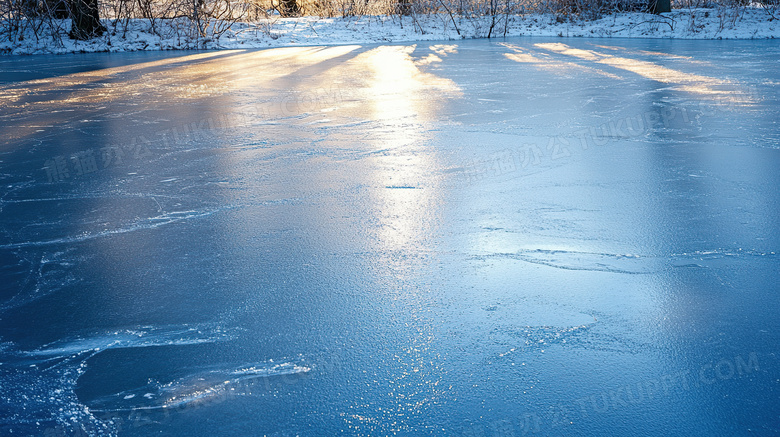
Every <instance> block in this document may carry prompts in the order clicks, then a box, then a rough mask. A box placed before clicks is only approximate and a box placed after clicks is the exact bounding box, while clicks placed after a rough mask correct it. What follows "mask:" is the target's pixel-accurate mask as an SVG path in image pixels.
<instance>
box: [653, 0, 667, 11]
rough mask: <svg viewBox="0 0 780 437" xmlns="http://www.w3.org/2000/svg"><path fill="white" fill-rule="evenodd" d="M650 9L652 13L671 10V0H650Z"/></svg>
mask: <svg viewBox="0 0 780 437" xmlns="http://www.w3.org/2000/svg"><path fill="white" fill-rule="evenodd" d="M650 9H651V10H652V11H653V13H654V14H660V13H663V12H672V2H671V0H650Z"/></svg>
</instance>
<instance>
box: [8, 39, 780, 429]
mask: <svg viewBox="0 0 780 437" xmlns="http://www.w3.org/2000/svg"><path fill="white" fill-rule="evenodd" d="M778 55H780V47H779V46H778V45H777V44H776V43H774V42H772V41H741V42H740V41H708V42H707V41H668V40H620V39H611V40H608V41H607V40H603V39H600V40H591V39H567V40H561V39H544V38H536V39H530V38H517V39H509V40H506V41H503V40H502V41H469V42H461V41H458V42H446V43H441V42H438V43H432V44H428V43H422V42H420V43H416V44H403V45H384V46H377V45H365V46H360V45H352V46H339V47H290V48H284V49H273V50H262V51H252V50H235V51H225V52H203V53H196V52H186V53H182V52H176V53H127V54H92V55H73V56H70V57H68V60H67V62H65V61H63V59H64V58H63V57H54V56H31V57H25V58H15V59H14V61H13V63H9V62H6V60H0V71H2V75H3V76H2V77H3V80H2V85H0V102H2V103H0V124H1V125H2V134H3V135H2V145H0V187H2V188H0V269H1V270H0V338H1V340H2V343H0V363H1V364H0V410H1V411H2V413H3V414H0V433H2V434H3V435H6V434H7V435H44V434H46V435H74V434H76V433H77V432H79V430H82V431H81V432H86V433H87V434H88V435H101V434H102V435H161V434H164V435H186V436H201V435H202V436H212V435H266V434H267V435H339V434H352V435H390V434H395V435H499V434H501V433H504V434H505V435H511V434H512V433H514V435H523V434H526V435H534V434H539V435H583V436H585V435H626V434H636V435H747V434H748V433H751V432H752V433H755V434H756V435H770V434H772V433H776V432H777V431H778V430H777V420H776V419H777V396H776V391H777V381H778V380H780V368H779V367H778V363H777V359H776V345H777V344H780V341H779V340H780V339H779V338H778V330H777V329H776V326H777V325H778V322H779V321H780V320H778V317H780V316H778V314H780V311H778V305H777V302H778V300H777V296H776V294H777V290H778V287H777V283H778V279H780V278H778V273H779V272H780V268H778V255H777V254H778V250H780V232H778V224H777V217H780V210H779V209H778V208H779V207H780V191H778V190H777V187H778V186H780V173H778V171H777V169H778V168H779V167H780V155H778V153H780V130H778V125H777V113H778V108H780V95H779V94H778V89H779V88H778V84H780V70H778V69H777V68H776V63H777V59H778ZM19 71H25V72H28V73H25V75H21V74H18V73H15V72H19ZM6 73H8V74H7V75H6Z"/></svg>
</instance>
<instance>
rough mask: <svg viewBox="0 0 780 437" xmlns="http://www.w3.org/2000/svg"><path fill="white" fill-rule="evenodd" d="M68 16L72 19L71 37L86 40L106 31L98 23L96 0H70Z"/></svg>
mask: <svg viewBox="0 0 780 437" xmlns="http://www.w3.org/2000/svg"><path fill="white" fill-rule="evenodd" d="M70 18H71V20H73V22H72V23H71V26H70V37H71V38H72V39H78V40H87V39H90V38H94V37H96V36H100V35H102V34H103V32H105V31H106V28H105V27H103V25H102V24H100V17H99V15H98V2H97V0H71V3H70Z"/></svg>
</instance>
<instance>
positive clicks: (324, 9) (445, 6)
mask: <svg viewBox="0 0 780 437" xmlns="http://www.w3.org/2000/svg"><path fill="white" fill-rule="evenodd" d="M779 2H780V0H764V2H763V3H762V5H764V6H765V7H766V5H775V6H776V5H777V4H778V3H779ZM749 4H750V0H0V39H5V40H11V41H13V40H15V39H18V38H21V37H23V35H29V34H30V30H32V33H33V35H35V37H36V38H39V37H43V36H49V35H50V36H53V37H54V36H60V37H62V36H63V35H66V34H67V35H68V36H69V37H70V38H73V39H81V40H86V39H90V38H94V37H97V36H100V35H102V34H103V33H104V32H105V31H106V30H107V29H106V27H105V25H106V23H107V21H105V20H106V19H108V20H110V21H109V22H110V23H111V25H112V27H113V29H112V31H113V32H116V31H117V29H118V28H119V29H125V31H126V29H127V23H128V22H129V20H131V19H144V20H148V22H149V28H150V30H151V31H152V32H156V33H159V32H160V31H161V29H166V31H169V30H170V29H171V28H172V27H175V28H176V29H180V30H181V31H182V32H185V33H187V34H188V35H189V36H190V37H194V38H205V37H215V36H216V37H218V36H219V35H221V34H222V33H223V32H225V31H226V30H227V29H229V28H230V26H231V25H232V24H233V23H235V22H239V21H241V22H258V23H261V22H268V20H272V19H274V18H278V17H298V16H307V15H308V16H320V17H351V16H380V15H384V16H388V15H400V16H410V17H412V18H413V19H414V17H416V16H417V15H421V14H441V15H442V16H443V17H446V18H447V19H448V20H451V22H452V24H453V25H454V26H455V28H456V30H458V29H457V27H458V26H457V24H456V18H457V19H459V20H460V19H463V18H467V19H474V18H480V19H485V18H486V19H487V20H488V22H491V21H492V25H493V26H496V25H499V24H500V23H501V22H505V21H506V20H509V19H510V17H512V16H516V15H526V14H532V13H543V14H553V15H554V16H556V17H557V19H558V20H559V21H562V20H575V19H595V18H599V17H601V16H603V15H606V14H610V13H613V12H649V13H659V12H667V11H669V10H670V9H671V8H715V7H718V8H732V9H733V8H737V9H738V8H742V7H745V6H748V5H749ZM772 11H774V9H772ZM67 19H70V20H67ZM172 23H173V26H172ZM66 26H69V27H68V28H66ZM491 29H492V26H491ZM489 35H490V33H488V36H489Z"/></svg>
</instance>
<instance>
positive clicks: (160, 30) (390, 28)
mask: <svg viewBox="0 0 780 437" xmlns="http://www.w3.org/2000/svg"><path fill="white" fill-rule="evenodd" d="M104 22H105V24H106V27H107V28H108V29H109V31H108V32H107V33H106V34H105V35H104V36H102V37H100V38H96V39H93V40H91V41H87V42H83V41H73V40H70V39H68V37H67V36H66V35H65V33H64V31H63V32H61V33H60V35H61V36H59V37H55V38H52V36H51V32H49V34H48V35H45V32H44V35H41V34H40V33H39V36H38V37H37V38H36V36H35V35H34V34H33V33H32V32H31V31H28V32H27V33H26V34H24V35H22V38H15V39H14V41H7V40H5V41H0V53H5V54H36V53H78V52H100V51H134V50H172V49H173V50H175V49H194V48H197V49H221V48H225V49H235V48H267V47H287V46H302V45H335V44H365V43H381V42H404V41H433V40H455V39H462V38H485V37H488V36H491V37H497V38H502V37H504V36H559V37H607V38H609V37H620V38H682V39H768V38H780V20H777V19H775V18H774V17H773V16H772V15H770V14H769V13H768V12H767V11H766V10H764V9H762V8H742V9H739V10H734V9H693V10H688V9H686V10H675V11H673V12H671V13H667V14H662V15H660V16H659V15H651V14H644V13H617V14H614V15H609V16H605V17H603V18H600V19H597V20H581V19H577V20H572V21H566V20H561V19H560V18H558V17H556V16H554V15H545V14H531V15H525V16H510V17H509V19H508V20H504V17H499V19H498V20H497V23H496V24H495V25H494V26H493V28H492V30H491V22H492V18H491V17H478V18H465V17H460V18H459V17H455V18H454V19H451V18H450V16H449V15H446V14H434V15H426V16H417V17H416V18H411V17H398V16H393V17H370V16H364V17H349V18H318V17H303V18H272V19H269V20H264V21H261V22H258V23H236V24H234V25H233V26H232V27H231V28H230V29H229V30H227V31H226V32H224V33H223V34H221V35H220V36H219V37H216V38H215V37H211V38H192V37H191V36H190V34H191V32H189V31H188V29H187V26H186V24H183V22H182V21H169V22H162V21H157V22H156V23H155V24H156V32H153V31H152V30H151V26H150V24H149V22H148V21H147V20H142V19H137V20H130V21H129V22H127V24H126V26H127V27H126V28H125V27H124V24H117V23H115V22H114V21H112V20H104ZM59 24H60V26H61V29H69V28H70V23H68V22H67V20H63V22H60V23H59Z"/></svg>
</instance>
